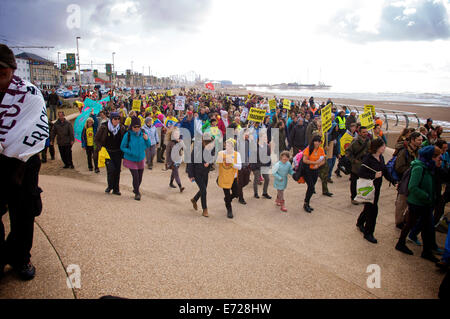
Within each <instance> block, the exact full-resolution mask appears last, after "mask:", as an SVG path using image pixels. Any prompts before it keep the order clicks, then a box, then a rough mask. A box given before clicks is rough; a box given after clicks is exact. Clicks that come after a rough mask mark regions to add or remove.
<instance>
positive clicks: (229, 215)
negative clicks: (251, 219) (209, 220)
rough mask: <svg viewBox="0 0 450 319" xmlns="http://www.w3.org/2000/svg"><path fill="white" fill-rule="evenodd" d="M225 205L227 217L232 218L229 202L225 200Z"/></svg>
mask: <svg viewBox="0 0 450 319" xmlns="http://www.w3.org/2000/svg"><path fill="white" fill-rule="evenodd" d="M225 207H226V208H227V217H228V218H230V219H231V218H233V209H232V208H231V203H227V202H225Z"/></svg>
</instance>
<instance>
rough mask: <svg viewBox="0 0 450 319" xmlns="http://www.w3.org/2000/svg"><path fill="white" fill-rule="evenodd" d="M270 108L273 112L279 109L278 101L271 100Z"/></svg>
mask: <svg viewBox="0 0 450 319" xmlns="http://www.w3.org/2000/svg"><path fill="white" fill-rule="evenodd" d="M269 107H270V109H271V110H275V109H276V108H277V100H275V99H272V100H269Z"/></svg>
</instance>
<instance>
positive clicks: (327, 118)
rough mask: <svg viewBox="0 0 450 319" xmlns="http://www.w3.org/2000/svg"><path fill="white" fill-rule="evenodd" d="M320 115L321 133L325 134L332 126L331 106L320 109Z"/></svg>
mask: <svg viewBox="0 0 450 319" xmlns="http://www.w3.org/2000/svg"><path fill="white" fill-rule="evenodd" d="M321 114H322V131H323V132H324V133H325V132H328V131H329V130H330V128H331V126H332V125H333V123H332V120H331V104H328V105H327V106H325V107H324V108H323V109H322V111H321Z"/></svg>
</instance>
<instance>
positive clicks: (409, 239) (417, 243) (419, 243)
mask: <svg viewBox="0 0 450 319" xmlns="http://www.w3.org/2000/svg"><path fill="white" fill-rule="evenodd" d="M408 241H410V242H412V243H414V244H416V246H422V243H421V242H420V240H419V239H417V238H411V237H410V236H408Z"/></svg>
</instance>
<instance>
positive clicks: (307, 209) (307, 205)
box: [303, 202, 313, 214]
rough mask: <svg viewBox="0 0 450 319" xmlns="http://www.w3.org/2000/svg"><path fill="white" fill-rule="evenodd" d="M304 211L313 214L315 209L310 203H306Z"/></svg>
mask: <svg viewBox="0 0 450 319" xmlns="http://www.w3.org/2000/svg"><path fill="white" fill-rule="evenodd" d="M303 209H304V210H305V212H307V213H310V214H311V213H312V211H313V209H312V208H311V207H310V206H309V203H308V202H305V204H304V205H303Z"/></svg>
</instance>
